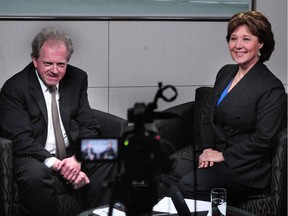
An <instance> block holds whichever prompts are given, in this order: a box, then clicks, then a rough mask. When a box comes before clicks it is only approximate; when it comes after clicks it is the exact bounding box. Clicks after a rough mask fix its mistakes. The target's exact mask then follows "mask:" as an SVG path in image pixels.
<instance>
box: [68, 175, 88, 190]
mask: <svg viewBox="0 0 288 216" xmlns="http://www.w3.org/2000/svg"><path fill="white" fill-rule="evenodd" d="M71 183H72V184H73V188H74V189H75V190H77V189H79V188H81V187H83V186H85V185H86V184H89V183H90V180H89V178H88V177H87V176H86V174H85V173H84V172H82V171H80V172H79V173H78V175H77V177H76V178H75V179H74V180H73V181H72V182H71Z"/></svg>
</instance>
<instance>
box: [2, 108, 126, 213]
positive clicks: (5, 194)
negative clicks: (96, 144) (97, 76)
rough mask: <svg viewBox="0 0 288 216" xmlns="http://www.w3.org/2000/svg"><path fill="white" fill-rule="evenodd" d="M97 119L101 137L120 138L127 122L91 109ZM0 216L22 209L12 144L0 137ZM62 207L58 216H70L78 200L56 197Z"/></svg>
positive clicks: (77, 204) (60, 195) (64, 196)
mask: <svg viewBox="0 0 288 216" xmlns="http://www.w3.org/2000/svg"><path fill="white" fill-rule="evenodd" d="M92 112H93V114H94V116H95V118H96V119H97V121H98V123H99V125H100V130H101V135H102V136H120V135H122V133H123V132H124V130H125V128H126V126H127V124H128V122H127V121H126V120H124V119H122V118H120V117H118V116H115V115H112V114H109V113H105V112H102V111H99V110H95V109H92ZM0 158H1V160H2V162H1V164H0V167H1V169H0V185H1V186H0V215H3V216H12V215H13V216H18V215H21V208H23V206H22V204H21V201H20V199H19V195H18V188H17V184H16V182H15V181H13V172H12V167H13V165H12V142H11V141H10V140H8V139H5V138H3V137H0ZM58 199H59V201H60V205H61V206H62V208H60V209H61V212H60V213H59V215H61V216H64V215H67V216H71V215H76V214H77V213H79V211H80V202H81V201H80V200H79V198H78V197H77V196H72V195H71V194H68V193H63V194H59V195H58Z"/></svg>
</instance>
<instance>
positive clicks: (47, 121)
mask: <svg viewBox="0 0 288 216" xmlns="http://www.w3.org/2000/svg"><path fill="white" fill-rule="evenodd" d="M72 53H73V44H72V42H71V39H70V37H69V36H68V35H67V34H66V33H65V32H63V31H62V30H59V29H56V28H53V27H49V28H45V29H43V30H42V31H41V32H39V33H38V34H37V35H36V37H35V38H34V40H33V42H32V54H31V57H32V62H31V63H30V64H29V65H28V66H26V67H25V68H24V69H23V70H22V71H21V72H19V73H17V74H16V75H14V76H13V77H12V78H10V79H9V80H8V81H6V83H5V84H4V86H3V87H2V89H1V94H0V119H1V123H0V131H1V135H2V136H4V137H6V138H8V139H11V140H12V141H13V172H14V178H15V179H16V180H17V183H18V188H19V195H20V199H21V202H22V203H23V204H24V206H25V211H24V214H26V215H57V212H58V210H57V208H58V201H57V196H56V194H57V193H59V191H62V190H69V188H70V189H71V190H72V191H73V193H76V192H77V191H81V192H85V198H86V197H87V202H85V203H88V204H87V206H85V208H92V207H95V206H96V205H102V204H105V202H106V201H107V200H108V197H107V196H108V194H107V193H106V196H102V195H103V193H104V194H105V191H104V188H102V187H101V184H100V183H101V182H102V181H104V180H105V179H106V178H108V177H109V176H110V175H111V173H113V172H112V171H113V169H114V168H113V165H111V164H110V165H109V164H99V163H98V164H84V163H83V164H81V163H80V162H78V161H77V160H76V158H75V151H76V149H77V148H76V146H75V145H76V139H77V138H78V137H89V136H97V134H98V132H99V127H98V125H97V122H96V120H95V119H94V118H93V115H92V113H91V109H90V106H89V102H88V98H87V86H88V84H87V74H86V73H85V72H84V71H82V70H80V69H78V68H76V67H73V66H71V65H68V61H69V59H70V57H71V55H72ZM51 89H53V90H51ZM54 91H55V92H56V93H55V94H56V101H57V102H56V105H57V106H58V108H57V107H56V106H53V107H54V108H56V111H55V112H56V114H55V113H54V114H53V111H52V108H50V107H51V103H52V104H53V97H54V96H53V95H54ZM54 101H55V100H54ZM54 110H55V109H54ZM57 111H58V112H59V114H57ZM54 116H58V118H59V119H60V126H59V121H58V126H57V123H55V122H57V121H56V120H54V119H55V118H56V117H55V118H54ZM57 127H59V131H60V133H57V132H56V131H55V132H54V130H56V128H57ZM58 135H60V137H61V138H60V139H59V138H57V137H58ZM61 135H62V136H61ZM58 139H59V140H61V139H62V141H61V142H62V147H63V148H64V150H61V149H60V146H61V145H60V144H59V143H61V142H60V141H58ZM63 141H64V143H63ZM58 147H59V149H58ZM55 176H57V178H58V179H59V180H60V182H61V184H60V187H59V184H57V185H58V186H56V183H55V179H57V178H55ZM103 191H104V192H103ZM83 197H84V196H83ZM85 201H86V200H85Z"/></svg>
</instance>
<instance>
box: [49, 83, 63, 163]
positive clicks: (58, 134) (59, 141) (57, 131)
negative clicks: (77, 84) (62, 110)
mask: <svg viewBox="0 0 288 216" xmlns="http://www.w3.org/2000/svg"><path fill="white" fill-rule="evenodd" d="M49 91H50V93H51V99H52V101H51V111H52V121H53V128H54V135H55V139H56V157H57V158H58V159H60V160H62V159H64V158H65V157H66V149H65V144H64V138H63V134H62V130H61V127H60V120H59V114H58V108H57V103H56V86H50V88H49Z"/></svg>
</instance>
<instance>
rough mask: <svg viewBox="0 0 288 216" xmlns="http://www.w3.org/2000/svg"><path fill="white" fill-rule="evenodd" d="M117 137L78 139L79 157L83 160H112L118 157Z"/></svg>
mask: <svg viewBox="0 0 288 216" xmlns="http://www.w3.org/2000/svg"><path fill="white" fill-rule="evenodd" d="M118 142H119V140H118V139H117V138H85V139H81V141H80V151H81V157H82V160H84V161H114V160H117V159H118V153H119V146H118V144H119V143H118Z"/></svg>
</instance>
